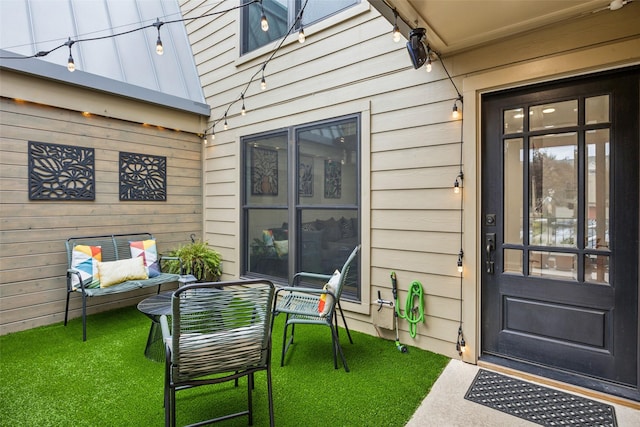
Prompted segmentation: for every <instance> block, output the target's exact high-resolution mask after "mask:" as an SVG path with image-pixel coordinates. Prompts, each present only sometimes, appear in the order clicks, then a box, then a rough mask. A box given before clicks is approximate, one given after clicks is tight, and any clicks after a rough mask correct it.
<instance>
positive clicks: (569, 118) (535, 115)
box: [529, 99, 578, 130]
mask: <svg viewBox="0 0 640 427" xmlns="http://www.w3.org/2000/svg"><path fill="white" fill-rule="evenodd" d="M577 124H578V101H577V100H576V99H573V100H570V101H563V102H553V103H550V104H543V105H535V106H533V107H530V108H529V130H543V129H553V128H561V127H565V126H576V125H577Z"/></svg>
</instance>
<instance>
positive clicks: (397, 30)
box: [393, 9, 402, 43]
mask: <svg viewBox="0 0 640 427" xmlns="http://www.w3.org/2000/svg"><path fill="white" fill-rule="evenodd" d="M401 36H402V34H400V28H399V27H398V11H397V10H395V9H393V41H394V42H395V43H398V42H399V41H400V37H401Z"/></svg>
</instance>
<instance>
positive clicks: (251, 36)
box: [242, 0, 360, 54]
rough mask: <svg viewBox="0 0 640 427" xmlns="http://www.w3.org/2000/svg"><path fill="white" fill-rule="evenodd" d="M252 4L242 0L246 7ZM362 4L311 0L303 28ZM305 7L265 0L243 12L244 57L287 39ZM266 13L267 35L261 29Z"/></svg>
mask: <svg viewBox="0 0 640 427" xmlns="http://www.w3.org/2000/svg"><path fill="white" fill-rule="evenodd" d="M250 1H251V0H243V2H244V3H245V4H246V3H250ZM359 2H360V0H322V1H315V0H309V2H307V6H306V7H305V10H304V13H303V15H302V24H303V25H304V26H305V27H306V26H308V25H310V24H313V23H315V22H317V21H320V20H322V19H325V18H327V17H329V16H331V15H333V14H335V13H338V12H340V11H342V10H344V9H346V8H348V7H350V6H353V5H355V4H358V3H359ZM261 3H262V5H261ZM304 3H305V1H299V0H262V2H257V3H252V4H250V5H249V6H247V7H244V8H242V54H245V53H248V52H251V51H253V50H256V49H258V48H260V47H262V46H265V45H267V44H269V43H271V42H273V41H275V40H279V39H281V38H282V37H284V36H285V34H287V31H288V30H289V28H290V27H291V26H292V25H293V23H294V21H295V19H296V18H297V16H298V14H299V13H300V9H301V8H302V6H303V5H304ZM263 11H264V15H265V16H266V18H267V22H268V23H269V29H268V30H267V31H263V30H262V27H261V25H260V20H261V18H262V13H263Z"/></svg>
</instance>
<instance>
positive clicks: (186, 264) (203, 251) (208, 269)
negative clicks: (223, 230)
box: [164, 240, 222, 282]
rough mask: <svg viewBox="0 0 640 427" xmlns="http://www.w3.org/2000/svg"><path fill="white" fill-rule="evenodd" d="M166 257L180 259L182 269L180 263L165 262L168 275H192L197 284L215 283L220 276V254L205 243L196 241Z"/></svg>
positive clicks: (175, 261)
mask: <svg viewBox="0 0 640 427" xmlns="http://www.w3.org/2000/svg"><path fill="white" fill-rule="evenodd" d="M167 256H170V257H177V258H180V261H182V269H183V271H180V261H178V260H167V261H165V263H164V265H165V266H166V269H167V272H168V273H174V274H192V275H194V276H195V277H196V279H198V281H199V282H215V281H218V280H219V279H220V276H221V275H222V262H221V257H220V253H218V252H217V251H216V250H215V249H213V248H211V247H210V246H209V244H208V243H207V242H202V241H200V240H196V241H195V242H192V243H188V244H186V245H183V246H180V247H178V248H177V249H174V250H172V251H170V252H169V253H167Z"/></svg>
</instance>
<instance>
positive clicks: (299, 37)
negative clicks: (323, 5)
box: [298, 11, 307, 44]
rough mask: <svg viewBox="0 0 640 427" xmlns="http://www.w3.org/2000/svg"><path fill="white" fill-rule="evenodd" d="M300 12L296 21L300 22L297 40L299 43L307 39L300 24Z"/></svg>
mask: <svg viewBox="0 0 640 427" xmlns="http://www.w3.org/2000/svg"><path fill="white" fill-rule="evenodd" d="M302 12H303V11H300V18H298V22H300V31H298V42H300V43H301V44H302V43H304V41H305V40H306V39H307V37H306V36H305V35H304V25H302Z"/></svg>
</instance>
